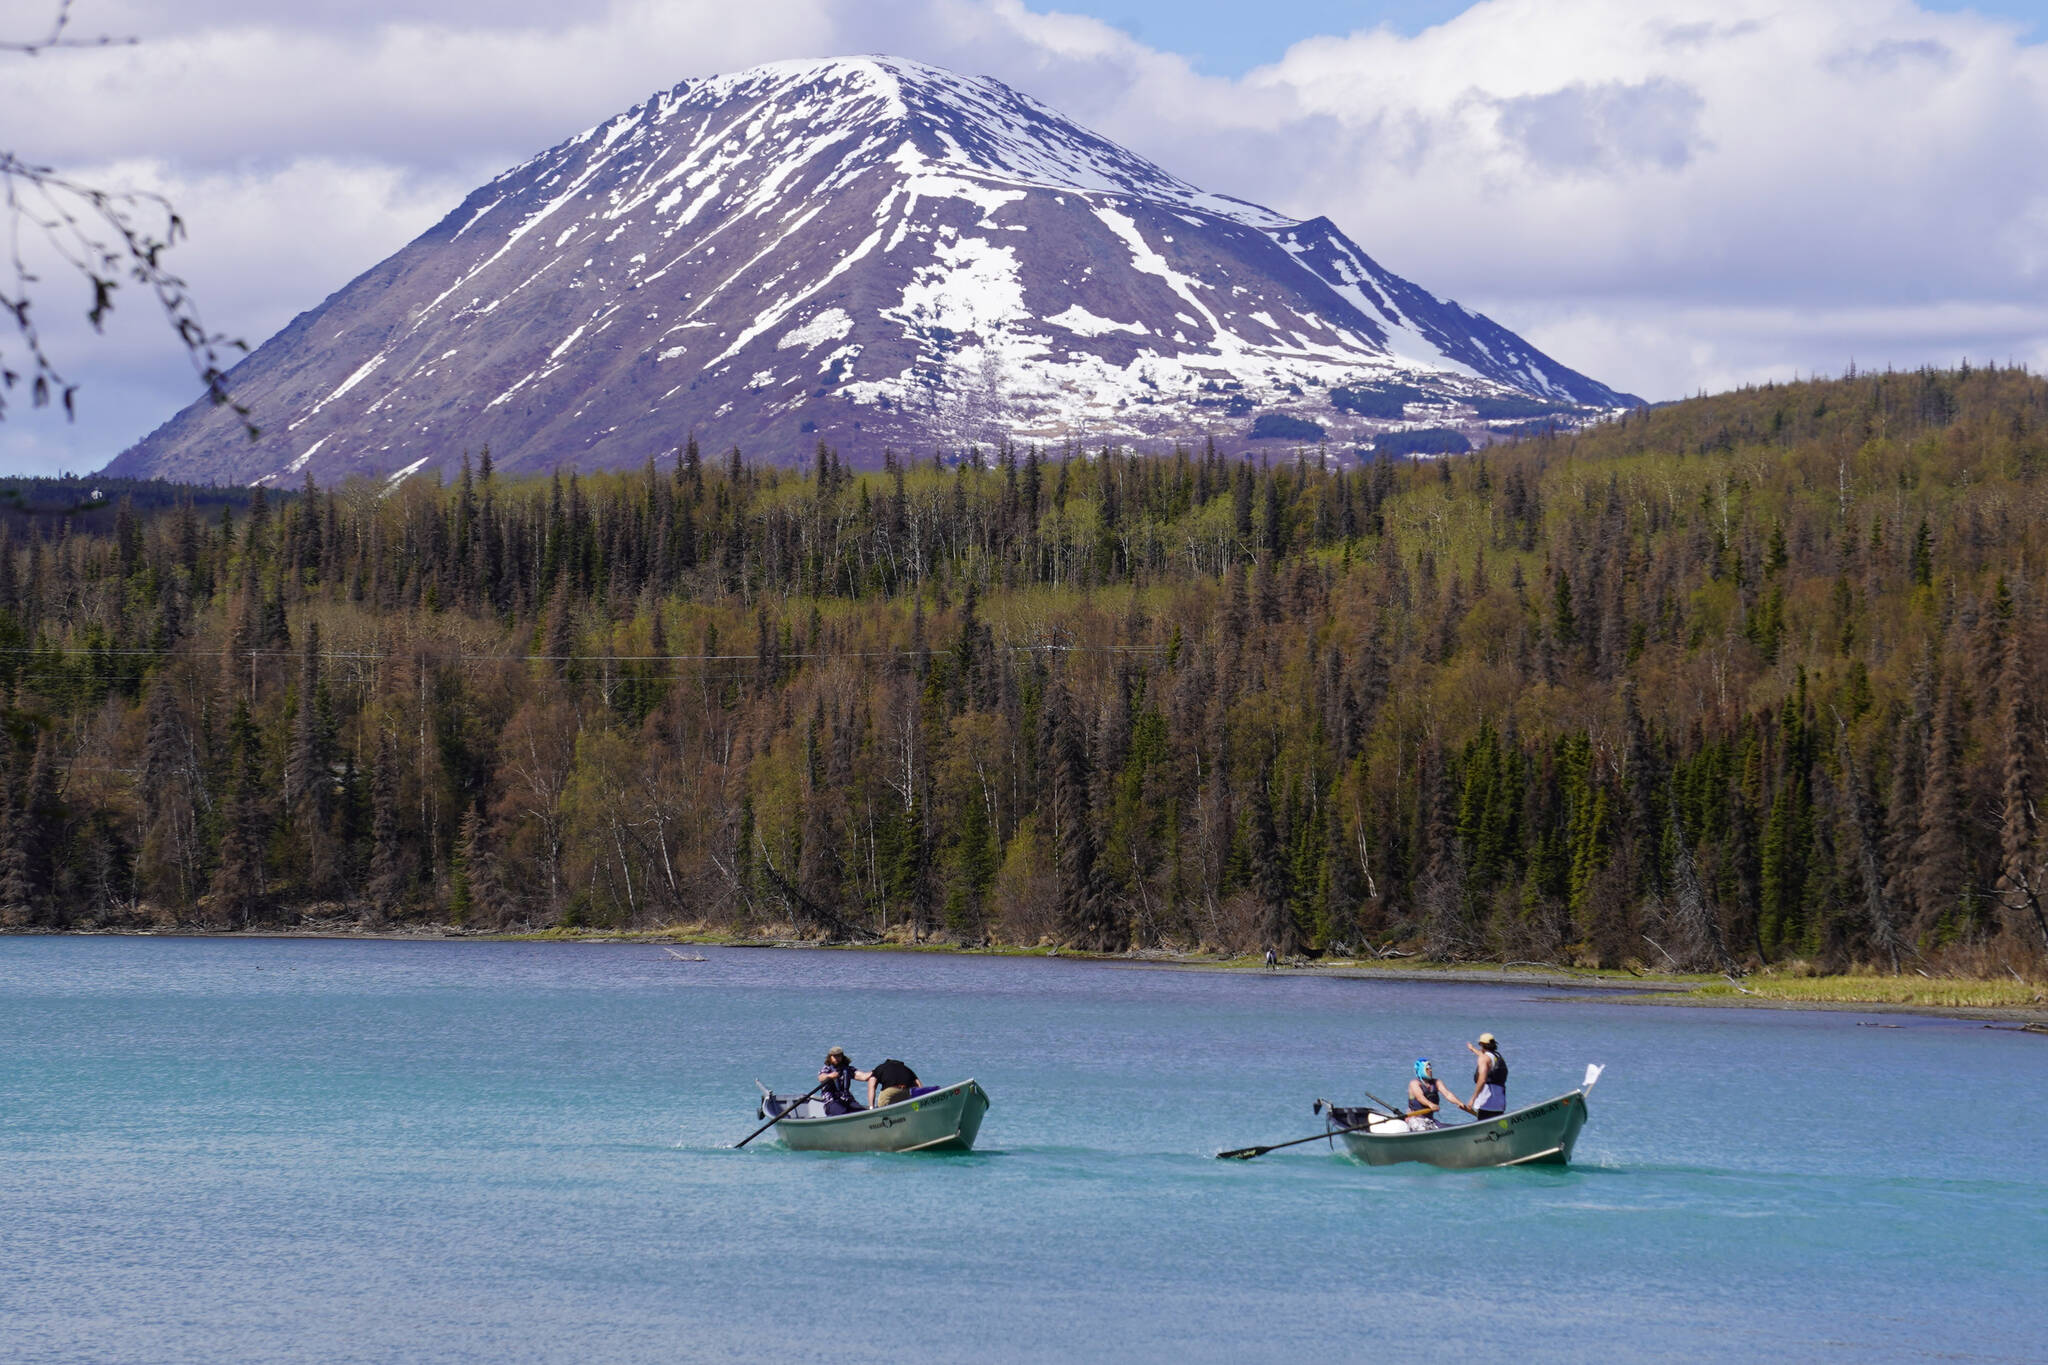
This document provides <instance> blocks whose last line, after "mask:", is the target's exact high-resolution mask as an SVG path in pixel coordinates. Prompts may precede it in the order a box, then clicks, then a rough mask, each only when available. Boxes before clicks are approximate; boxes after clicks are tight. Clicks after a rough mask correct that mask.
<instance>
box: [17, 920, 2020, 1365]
mask: <svg viewBox="0 0 2048 1365" xmlns="http://www.w3.org/2000/svg"><path fill="white" fill-rule="evenodd" d="M700 951H702V952H703V953H704V954H705V955H706V957H707V958H708V959H709V960H708V961H706V962H701V963H685V962H678V961H676V960H674V959H673V958H671V957H670V956H669V955H668V954H667V953H665V952H664V951H663V950H662V949H661V948H659V947H654V946H646V945H579V944H502V943H433V942H429V943H386V942H327V941H312V940H222V939H211V940H204V939H133V938H128V939H114V938H110V939H87V938H66V939H53V938H10V939H0V1357H4V1358H6V1359H10V1360H35V1361H64V1360H90V1361H151V1362H157V1361H163V1362H169V1361H209V1362H211V1361H221V1360H236V1361H267V1360H316V1361H344V1360H345V1361H418V1360H434V1361H523V1360H574V1361H579V1362H595V1361H641V1360H645V1361H655V1360H661V1361H669V1360H677V1359H688V1360H717V1359H745V1360H756V1359H761V1358H763V1357H764V1356H765V1355H767V1354H768V1353H769V1352H770V1351H777V1352H783V1353H786V1354H787V1355H790V1356H793V1357H796V1358H804V1359H815V1358H819V1357H822V1356H828V1355H829V1356H835V1357H845V1358H848V1359H852V1360H867V1359H881V1358H885V1357H888V1358H902V1357H909V1358H912V1359H921V1358H941V1357H945V1358H987V1359H1000V1360H1081V1359H1104V1358H1109V1357H1112V1356H1115V1357H1124V1358H1128V1359H1134V1360H1159V1359H1167V1358H1172V1359H1176V1360H1179V1361H1198V1360H1200V1361H1206V1360H1246V1359H1253V1360H1283V1359H1301V1358H1312V1357H1329V1358H1350V1357H1356V1356H1371V1355H1387V1354H1394V1355H1401V1356H1406V1357H1410V1358H1424V1359H1429V1358H1452V1357H1472V1356H1475V1355H1509V1356H1514V1357H1519V1358H1534V1359H1586V1358H1597V1357H1613V1356H1616V1355H1626V1356H1628V1357H1631V1358H1636V1359H1672V1360H1680V1359H1683V1360H1698V1359H1702V1358H1707V1359H1753V1358H1757V1357H1760V1356H1771V1357H1778V1358H1794V1359H1816V1358H1818V1359H1840V1360H1855V1361H1863V1360H1873V1359H1925V1358H1935V1357H1938V1358H1940V1359H1944V1360H1958V1359H1961V1360H2023V1359H2031V1360H2039V1359H2041V1358H2042V1357H2043V1354H2044V1352H2048V1308H2044V1306H2043V1302H2044V1300H2043V1292H2042V1287H2043V1284H2044V1283H2048V1160H2044V1156H2048V1039H2044V1038H2041V1037H2037V1036H2030V1035H2025V1034H2019V1033H2013V1032H2001V1031H1996V1030H1987V1029H1984V1028H1982V1027H1981V1026H1979V1025H1975V1024H1968V1023H1956V1022H1949V1021H1942V1020H1933V1019H1918V1018H1909V1017H1905V1016H1897V1015H1889V1016H1877V1015H1872V1016H1858V1015H1854V1014H1815V1013H1781V1012H1773V1011H1748V1010H1722V1009H1671V1008H1655V1007H1644V1006H1639V1005H1635V1006H1632V1005H1625V1004H1620V1003H1611V1004H1610V1003H1604V1002H1603V1003H1579V1002H1564V1001H1560V1000H1559V999H1558V998H1556V996H1555V995H1554V994H1552V993H1549V992H1545V991H1541V990H1538V989H1534V988H1530V987H1488V986H1455V985H1441V984H1427V983H1413V984H1411V983H1407V982H1383V981H1349V980H1337V979H1329V978H1320V977H1313V976H1307V975H1304V974H1289V973H1274V974H1263V973H1228V974H1226V973H1213V972H1189V971H1174V970H1162V969H1157V968H1145V967H1138V966H1124V965H1117V964H1103V963H1083V962H1065V961H1048V960H1043V959H1015V958H953V957H940V956H927V955H916V956H913V955H902V954H880V953H850V952H838V953H822V952H791V951H773V950H746V949H718V948H708V949H703V950H700ZM1867 1022H1881V1023H1883V1024H1886V1025H1897V1027H1862V1026H1859V1024H1861V1023H1867ZM1482 1029H1491V1030H1492V1031H1493V1032H1495V1033H1497V1034H1498V1035H1499V1036H1500V1038H1501V1044H1502V1048H1503V1051H1504V1052H1505V1053H1506V1055H1507V1057H1508V1059H1509V1062H1510V1063H1511V1067H1512V1087H1511V1090H1510V1096H1511V1098H1512V1100H1513V1101H1514V1102H1515V1103H1518V1104H1526V1103H1532V1102H1535V1101H1536V1100H1539V1099H1542V1098H1546V1097H1548V1096H1550V1095H1554V1094H1558V1093H1561V1092H1564V1091H1566V1090H1569V1089H1571V1088H1572V1087H1573V1086H1575V1085H1576V1084H1577V1083H1578V1082H1579V1080H1580V1078H1581V1076H1582V1075H1583V1072H1584V1069H1585V1064H1586V1063H1587V1062H1592V1061H1597V1062H1603V1063H1606V1064H1607V1066H1608V1068H1609V1069H1608V1071H1607V1073H1606V1075H1605V1076H1604V1077H1603V1079H1602V1080H1601V1082H1600V1084H1599V1086H1598V1088H1597V1089H1596V1090H1595V1091H1594V1093H1593V1097H1592V1099H1591V1102H1590V1104H1591V1110H1592V1119H1591V1122H1590V1123H1589V1124H1588V1126H1587V1128H1586V1131H1585V1133H1584V1134H1583V1136H1582V1137H1581V1138H1580V1141H1579V1146H1578V1153H1577V1159H1578V1163H1579V1164H1577V1165H1575V1166H1573V1167H1572V1168H1570V1169H1567V1170H1559V1169H1555V1168H1550V1169H1534V1168H1530V1169H1521V1170H1506V1171H1486V1172H1448V1171H1437V1170H1431V1169H1422V1168H1407V1167H1402V1168H1392V1169H1370V1168H1366V1167H1362V1166H1358V1165H1354V1164H1352V1163H1350V1162H1348V1161H1346V1160H1345V1159H1344V1158H1342V1157H1341V1156H1336V1155H1332V1154H1330V1153H1328V1152H1327V1151H1325V1149H1324V1145H1323V1144H1321V1143H1317V1144H1312V1145H1309V1146H1305V1147H1299V1148H1295V1149H1293V1150H1291V1151H1288V1152H1276V1153H1274V1154H1273V1155H1270V1156H1267V1157H1264V1158H1261V1159H1259V1160H1257V1161H1251V1162H1222V1161H1217V1160H1214V1159H1213V1153H1215V1152H1216V1151H1218V1150H1219V1149H1222V1148H1225V1147H1235V1146H1243V1145H1247V1144H1250V1143H1254V1142H1274V1141H1278V1140H1280V1139H1283V1138H1288V1137H1295V1136H1300V1135H1305V1134H1307V1133H1311V1132H1314V1131H1316V1130H1317V1129H1318V1127H1319V1126H1320V1120H1318V1119H1316V1118H1315V1117H1314V1116H1313V1115H1311V1113H1310V1111H1309V1102H1310V1100H1311V1099H1313V1098H1314V1097H1316V1096H1319V1095H1322V1096H1329V1097H1331V1098H1334V1099H1339V1100H1348V1101H1358V1100H1362V1098H1363V1090H1364V1089H1368V1088H1369V1089H1371V1090H1374V1091H1377V1092H1379V1093H1380V1094H1382V1095H1385V1096H1387V1097H1388V1098H1390V1099H1392V1098H1395V1097H1396V1095H1397V1092H1399V1090H1400V1089H1401V1088H1402V1086H1403V1085H1404V1084H1405V1081H1404V1078H1405V1077H1406V1075H1407V1074H1408V1073H1409V1070H1410V1067H1411V1064H1412V1062H1413V1059H1414V1058H1416V1057H1417V1056H1429V1057H1432V1058H1434V1059H1435V1060H1436V1061H1437V1063H1438V1070H1439V1072H1440V1073H1441V1074H1444V1075H1446V1076H1453V1077H1457V1078H1459V1079H1461V1080H1462V1079H1464V1078H1465V1077H1467V1076H1469V1074H1470V1071H1469V1062H1467V1061H1466V1060H1464V1059H1466V1058H1468V1057H1469V1054H1468V1053H1466V1052H1465V1050H1464V1047H1463V1043H1464V1040H1466V1039H1468V1038H1471V1037H1473V1036H1475V1035H1476V1034H1477V1033H1478V1032H1479V1031H1480V1030H1482ZM833 1043H840V1044H843V1045H844V1046H845V1047H846V1048H847V1049H848V1050H849V1051H850V1052H851V1053H852V1055H853V1057H854V1059H855V1061H856V1062H857V1063H859V1064H862V1065H872V1064H873V1063H875V1062H878V1061H880V1060H881V1059H882V1058H883V1057H884V1056H889V1055H894V1056H899V1057H902V1058H904V1059H906V1060H908V1061H909V1062H911V1064H912V1065H913V1066H915V1067H916V1068H917V1069H918V1071H919V1072H920V1074H921V1075H923V1076H924V1077H925V1078H926V1079H927V1080H930V1081H949V1080H955V1079H959V1078H962V1077H965V1076H968V1075H973V1076H975V1077H977V1078H978V1079H980V1080H981V1081H982V1083H983V1084H984V1085H985V1086H986V1087H987V1089H988V1091H989V1093H990V1095H991V1096H992V1098H993V1100H994V1107H993V1108H992V1109H991V1111H990V1113H989V1115H988V1119H987V1122H986V1124H985V1125H984V1126H983V1129H982V1136H981V1143H982V1147H981V1150H979V1151H977V1152H975V1153H973V1154H971V1155H967V1156H952V1157H914V1156H913V1157H846V1156H830V1155H822V1154H801V1153H791V1152H788V1151H785V1150H783V1149H782V1148H781V1147H780V1146H779V1145H775V1144H772V1143H770V1142H769V1140H768V1139H765V1138H764V1139H762V1140H761V1141H759V1142H757V1143H755V1144H754V1145H753V1146H751V1147H749V1148H747V1149H745V1150H743V1151H733V1150H730V1144H731V1143H733V1142H734V1141H736V1140H738V1139H739V1138H740V1137H742V1136H744V1135H745V1134H746V1133H747V1131H748V1130H749V1129H750V1128H752V1127H753V1126H754V1119H753V1115H754V1106H755V1103H756V1098H757V1092H756V1091H755V1088H754V1078H755V1077H759V1078H760V1079H762V1080H763V1081H766V1082H767V1083H769V1084H770V1085H773V1086H776V1087H777V1088H779V1089H784V1090H791V1089H794V1090H802V1089H805V1088H808V1086H809V1085H810V1084H811V1080H812V1077H813V1075H814V1073H815V1070H816V1065H817V1060H818V1058H819V1057H821V1056H822V1055H823V1053H824V1051H825V1049H826V1047H828V1046H829V1045H830V1044H833Z"/></svg>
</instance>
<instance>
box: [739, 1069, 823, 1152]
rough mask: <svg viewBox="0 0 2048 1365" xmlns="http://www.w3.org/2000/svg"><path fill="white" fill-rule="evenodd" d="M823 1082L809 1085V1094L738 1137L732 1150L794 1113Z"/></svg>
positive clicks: (820, 1088) (744, 1144) (819, 1088)
mask: <svg viewBox="0 0 2048 1365" xmlns="http://www.w3.org/2000/svg"><path fill="white" fill-rule="evenodd" d="M825 1084H826V1083H825V1082H824V1081H819V1082H818V1083H817V1084H816V1085H814V1086H812V1087H811V1091H810V1094H809V1095H805V1096H804V1097H803V1099H800V1100H798V1101H797V1102H796V1104H792V1105H790V1106H789V1108H787V1109H785V1110H783V1111H782V1112H781V1113H779V1114H777V1115H776V1116H775V1117H774V1118H772V1119H770V1120H768V1121H767V1122H766V1123H764V1124H762V1125H761V1126H760V1127H759V1128H756V1129H755V1130H754V1131H753V1132H751V1133H749V1134H747V1135H746V1136H745V1137H743V1138H741V1139H740V1140H739V1141H738V1142H735V1143H734V1144H733V1145H732V1149H733V1150H734V1151H735V1152H737V1151H738V1150H739V1149H740V1148H742V1147H744V1146H746V1145H747V1144H748V1143H750V1142H752V1141H753V1140H754V1139H755V1138H757V1137H759V1136H761V1134H763V1133H765V1132H767V1131H768V1130H769V1129H770V1128H773V1127H774V1126H775V1125H776V1124H778V1123H780V1122H782V1121H783V1120H784V1119H786V1118H788V1117H789V1116H790V1115H791V1114H794V1113H795V1112H796V1111H797V1105H800V1104H802V1103H803V1102H804V1100H807V1099H809V1098H810V1097H811V1095H815V1094H817V1093H818V1092H819V1091H820V1090H823V1089H824V1088H825Z"/></svg>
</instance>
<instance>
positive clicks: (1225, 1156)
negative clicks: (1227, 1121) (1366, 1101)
mask: <svg viewBox="0 0 2048 1365" xmlns="http://www.w3.org/2000/svg"><path fill="white" fill-rule="evenodd" d="M1373 1117H1375V1118H1391V1117H1393V1116H1392V1115H1391V1114H1376V1115H1374V1116H1373ZM1371 1126H1372V1125H1371V1124H1370V1123H1360V1124H1354V1125H1353V1126H1352V1127H1349V1128H1332V1129H1330V1130H1329V1131H1328V1132H1323V1133H1314V1134H1311V1135H1310V1136H1308V1137H1305V1138H1295V1139H1294V1140H1293V1141H1292V1142H1274V1143H1269V1144H1267V1145H1266V1146H1264V1147H1239V1148H1238V1149H1237V1150H1235V1151H1231V1152H1218V1153H1217V1154H1216V1159H1217V1160H1218V1161H1250V1160H1251V1159H1252V1158H1253V1157H1255V1156H1264V1155H1265V1154H1266V1153H1268V1152H1277V1151H1279V1150H1280V1149H1281V1148H1282V1147H1299V1146H1301V1144H1302V1143H1304V1142H1321V1141H1322V1140H1323V1139H1324V1138H1330V1137H1335V1136H1337V1134H1339V1133H1362V1132H1364V1131H1365V1130H1366V1129H1367V1128H1369V1127H1371Z"/></svg>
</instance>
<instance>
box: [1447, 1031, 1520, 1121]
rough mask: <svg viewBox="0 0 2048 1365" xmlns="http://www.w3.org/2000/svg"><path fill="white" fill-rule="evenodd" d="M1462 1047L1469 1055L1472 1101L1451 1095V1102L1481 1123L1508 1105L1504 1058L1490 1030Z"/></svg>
mask: <svg viewBox="0 0 2048 1365" xmlns="http://www.w3.org/2000/svg"><path fill="white" fill-rule="evenodd" d="M1465 1047H1466V1048H1467V1050H1469V1051H1470V1052H1471V1053H1472V1057H1473V1068H1472V1102H1471V1103H1470V1104H1467V1103H1466V1102H1465V1101H1463V1100H1461V1099H1459V1098H1458V1097H1457V1096H1456V1095H1455V1094H1454V1095H1452V1096H1451V1102H1452V1103H1453V1104H1455V1105H1457V1106H1458V1107H1459V1108H1460V1109H1462V1110H1464V1111H1465V1112H1466V1113H1468V1114H1470V1115H1471V1116H1472V1117H1473V1118H1475V1119H1478V1120H1480V1121H1481V1122H1484V1121H1485V1120H1487V1119H1497V1118H1499V1117H1500V1116H1501V1115H1502V1114H1504V1113H1506V1112H1507V1107H1508V1063H1507V1058H1505V1057H1503V1056H1501V1055H1500V1043H1499V1041H1498V1040H1496V1039H1495V1038H1494V1036H1493V1035H1492V1034H1491V1033H1482V1034H1480V1035H1479V1041H1478V1042H1476V1043H1467V1044H1465Z"/></svg>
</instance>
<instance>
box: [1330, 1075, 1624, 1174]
mask: <svg viewBox="0 0 2048 1365" xmlns="http://www.w3.org/2000/svg"><path fill="white" fill-rule="evenodd" d="M1600 1071H1601V1068H1599V1067H1597V1066H1589V1067H1587V1068H1586V1080H1585V1083H1584V1084H1583V1085H1581V1086H1580V1087H1579V1088H1578V1089H1577V1090H1574V1091H1572V1092H1570V1093H1569V1094H1565V1095H1559V1096H1558V1097H1557V1098H1556V1099H1554V1100H1545V1101H1544V1102H1543V1103H1541V1104H1532V1105H1530V1106H1529V1107H1528V1108H1526V1109H1511V1110H1509V1111H1508V1112H1507V1113H1505V1114H1502V1115H1501V1116H1500V1117H1499V1118H1497V1119H1488V1120H1486V1121H1485V1122H1484V1123H1455V1124H1450V1125H1447V1126H1445V1127H1442V1128H1431V1129H1425V1130H1424V1131H1421V1132H1415V1131H1412V1130H1410V1128H1409V1127H1408V1124H1407V1122H1406V1121H1405V1120H1402V1119H1398V1118H1390V1117H1388V1116H1387V1115H1385V1114H1381V1113H1377V1112H1375V1111H1373V1110H1369V1109H1343V1108H1338V1107H1336V1106H1334V1105H1333V1106H1331V1108H1330V1109H1329V1111H1328V1112H1329V1125H1330V1133H1331V1135H1332V1136H1333V1137H1342V1139H1343V1141H1344V1146H1345V1148H1346V1150H1348V1151H1349V1152H1350V1154H1351V1155H1352V1156H1353V1157H1355V1158H1357V1159H1358V1160H1360V1161H1363V1162H1365V1163H1366V1164H1367V1165H1369V1166H1392V1165H1395V1164H1397V1163H1399V1162H1403V1161H1420V1162H1423V1163H1425V1164H1427V1165H1431V1166H1447V1167H1452V1168H1455V1169H1461V1170H1469V1169H1472V1168H1475V1167H1484V1166H1563V1165H1565V1164H1567V1163H1569V1162H1570V1161H1571V1159H1572V1144H1573V1143H1575V1142H1577V1141H1578V1138H1579V1130H1580V1129H1581V1128H1584V1127H1585V1126H1586V1092H1588V1091H1589V1090H1591V1089H1592V1088H1593V1083H1594V1082H1595V1081H1598V1080H1599V1079H1600ZM1340 1130H1351V1131H1340Z"/></svg>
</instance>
